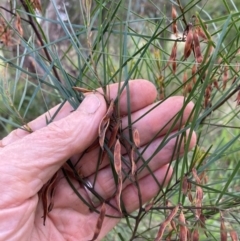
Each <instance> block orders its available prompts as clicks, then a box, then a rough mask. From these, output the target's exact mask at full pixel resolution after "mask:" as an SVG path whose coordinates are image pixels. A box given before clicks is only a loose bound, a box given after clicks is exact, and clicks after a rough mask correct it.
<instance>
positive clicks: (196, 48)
mask: <svg viewBox="0 0 240 241" xmlns="http://www.w3.org/2000/svg"><path fill="white" fill-rule="evenodd" d="M193 44H194V51H195V58H196V61H197V63H199V64H201V63H202V61H203V57H202V53H201V49H200V42H199V39H198V34H197V31H194V32H193Z"/></svg>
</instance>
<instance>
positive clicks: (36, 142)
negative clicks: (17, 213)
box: [0, 94, 106, 197]
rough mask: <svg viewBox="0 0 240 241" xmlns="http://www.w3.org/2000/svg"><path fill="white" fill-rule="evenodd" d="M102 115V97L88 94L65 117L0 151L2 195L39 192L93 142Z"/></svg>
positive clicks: (104, 108)
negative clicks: (73, 156) (11, 192)
mask: <svg viewBox="0 0 240 241" xmlns="http://www.w3.org/2000/svg"><path fill="white" fill-rule="evenodd" d="M105 113H106V103H105V100H104V98H103V97H102V96H101V95H98V94H90V95H88V96H86V97H85V99H84V100H83V102H82V103H81V105H80V106H79V108H78V109H77V110H76V111H74V112H72V113H71V114H70V115H68V116H67V117H65V118H63V119H60V120H58V121H55V122H52V123H50V124H49V125H48V126H46V127H44V128H42V129H39V130H37V131H35V132H33V133H32V134H30V135H27V136H26V137H24V138H22V139H21V140H19V141H16V142H14V143H12V144H10V145H8V146H6V147H3V148H0V160H1V162H0V173H1V176H0V183H1V184H2V185H1V186H2V187H5V188H6V192H4V191H3V192H2V193H6V194H7V193H8V191H7V189H8V190H11V188H12V187H13V189H15V190H16V191H17V193H18V194H20V193H21V192H19V191H20V190H32V191H33V192H35V193H36V192H37V191H38V190H40V188H41V187H42V185H43V184H44V183H46V182H47V181H48V180H49V179H50V178H51V177H52V175H53V174H54V173H55V172H56V171H57V170H58V169H59V168H60V167H61V166H62V165H63V163H64V162H65V161H66V160H67V159H69V158H70V157H71V156H72V155H74V154H77V153H81V152H83V151H84V150H85V149H86V148H88V147H89V146H90V145H91V144H92V143H93V142H94V140H96V138H97V135H98V126H99V123H100V121H101V119H102V117H103V116H104V114H105ZM9 177H11V178H10V180H9ZM4 184H6V185H4ZM25 193H26V192H25ZM27 195H28V196H32V195H34V193H28V194H27ZM10 197H11V195H10Z"/></svg>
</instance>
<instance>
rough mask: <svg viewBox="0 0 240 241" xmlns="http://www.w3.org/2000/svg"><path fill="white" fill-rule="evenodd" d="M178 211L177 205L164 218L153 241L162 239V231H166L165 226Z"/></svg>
mask: <svg viewBox="0 0 240 241" xmlns="http://www.w3.org/2000/svg"><path fill="white" fill-rule="evenodd" d="M178 209H179V205H177V206H176V207H175V208H174V209H173V210H172V212H171V213H170V214H169V215H168V217H167V218H166V220H165V221H164V222H162V223H161V224H160V227H159V230H158V234H157V237H156V238H155V239H154V241H160V240H161V238H162V236H163V233H164V230H165V229H166V227H167V225H168V224H169V223H170V222H171V220H172V219H173V218H174V217H175V215H176V214H177V212H178Z"/></svg>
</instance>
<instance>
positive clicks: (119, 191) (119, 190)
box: [115, 176, 122, 213]
mask: <svg viewBox="0 0 240 241" xmlns="http://www.w3.org/2000/svg"><path fill="white" fill-rule="evenodd" d="M121 195H122V176H119V177H118V185H117V191H116V194H115V200H116V203H117V207H118V211H119V212H120V213H122V209H121Z"/></svg>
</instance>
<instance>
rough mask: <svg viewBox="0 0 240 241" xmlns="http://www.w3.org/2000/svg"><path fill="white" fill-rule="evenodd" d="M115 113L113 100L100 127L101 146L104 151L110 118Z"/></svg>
mask: <svg viewBox="0 0 240 241" xmlns="http://www.w3.org/2000/svg"><path fill="white" fill-rule="evenodd" d="M113 111H114V101H113V100H112V101H111V102H110V105H109V107H108V109H107V112H106V114H105V116H104V117H103V118H102V120H101V122H100V124H99V127H98V136H99V145H100V147H101V148H102V149H103V146H104V140H105V135H106V131H107V130H108V126H109V123H110V118H111V116H112V114H113Z"/></svg>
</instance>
